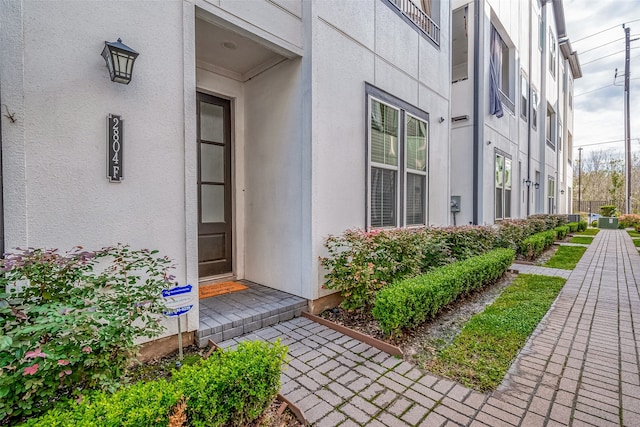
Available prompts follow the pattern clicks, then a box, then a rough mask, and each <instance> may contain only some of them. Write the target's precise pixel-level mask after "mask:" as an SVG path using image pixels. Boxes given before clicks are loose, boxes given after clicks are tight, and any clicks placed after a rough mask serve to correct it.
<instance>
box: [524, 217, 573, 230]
mask: <svg viewBox="0 0 640 427" xmlns="http://www.w3.org/2000/svg"><path fill="white" fill-rule="evenodd" d="M529 220H541V221H543V222H544V227H543V228H542V229H539V230H536V233H538V232H540V231H547V230H553V229H554V228H556V227H558V226H559V225H564V224H566V223H567V216H566V215H556V214H536V215H531V216H529Z"/></svg>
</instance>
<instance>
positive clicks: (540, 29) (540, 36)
mask: <svg viewBox="0 0 640 427" xmlns="http://www.w3.org/2000/svg"><path fill="white" fill-rule="evenodd" d="M538 49H540V52H542V51H543V50H544V25H542V18H540V17H539V16H538Z"/></svg>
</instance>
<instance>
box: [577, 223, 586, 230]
mask: <svg viewBox="0 0 640 427" xmlns="http://www.w3.org/2000/svg"><path fill="white" fill-rule="evenodd" d="M586 229H587V221H580V222H578V231H584V230H586Z"/></svg>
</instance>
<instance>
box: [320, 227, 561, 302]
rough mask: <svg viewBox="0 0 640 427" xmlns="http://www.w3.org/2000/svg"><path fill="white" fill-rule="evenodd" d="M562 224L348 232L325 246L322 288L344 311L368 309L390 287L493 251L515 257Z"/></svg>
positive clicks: (330, 237)
mask: <svg viewBox="0 0 640 427" xmlns="http://www.w3.org/2000/svg"><path fill="white" fill-rule="evenodd" d="M566 222H567V218H566V215H543V214H540V215H534V216H531V217H529V218H527V219H515V220H504V221H500V222H499V223H497V224H494V225H488V226H458V227H443V228H436V227H421V228H409V229H374V230H370V231H366V230H361V229H351V230H347V231H345V232H344V233H342V234H340V235H331V236H329V237H328V238H327V240H326V241H325V247H326V249H327V254H326V256H324V257H321V258H320V264H321V266H322V267H323V268H324V270H325V276H324V277H325V279H326V282H325V284H324V287H325V288H327V289H335V290H337V291H339V292H340V294H341V295H342V297H343V301H342V307H344V308H346V309H348V310H353V309H359V308H365V309H369V308H371V306H372V305H373V303H374V301H375V297H376V294H377V293H378V292H379V291H380V290H381V289H383V288H385V287H386V286H388V285H389V284H391V283H392V282H394V281H397V280H400V279H404V278H408V277H414V276H417V275H420V274H425V273H428V272H429V271H430V270H431V269H433V268H436V267H440V266H443V265H446V264H450V263H452V262H456V261H462V260H464V259H466V258H469V257H473V256H477V255H481V254H483V253H486V252H487V251H490V250H492V249H496V248H511V249H513V250H515V251H518V250H519V249H520V247H521V246H522V242H523V241H524V239H526V238H527V237H529V236H530V235H532V234H534V233H537V232H541V231H546V230H553V229H554V228H555V227H557V226H560V225H563V224H565V223H566Z"/></svg>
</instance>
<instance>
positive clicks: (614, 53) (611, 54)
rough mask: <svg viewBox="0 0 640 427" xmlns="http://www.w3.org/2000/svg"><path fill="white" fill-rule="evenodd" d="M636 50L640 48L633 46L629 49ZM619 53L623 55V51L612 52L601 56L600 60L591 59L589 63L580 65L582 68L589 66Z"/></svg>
mask: <svg viewBox="0 0 640 427" xmlns="http://www.w3.org/2000/svg"><path fill="white" fill-rule="evenodd" d="M638 48H640V46H635V47H632V48H631V49H638ZM619 53H624V50H619V51H618V52H613V53H610V54H609V55H605V56H601V57H600V58H596V59H593V60H591V61H588V62H584V63H582V64H580V65H581V66H582V67H584V66H585V65H588V64H591V63H593V62H596V61H600V60H601V59H605V58H608V57H610V56H613V55H617V54H619Z"/></svg>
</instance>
